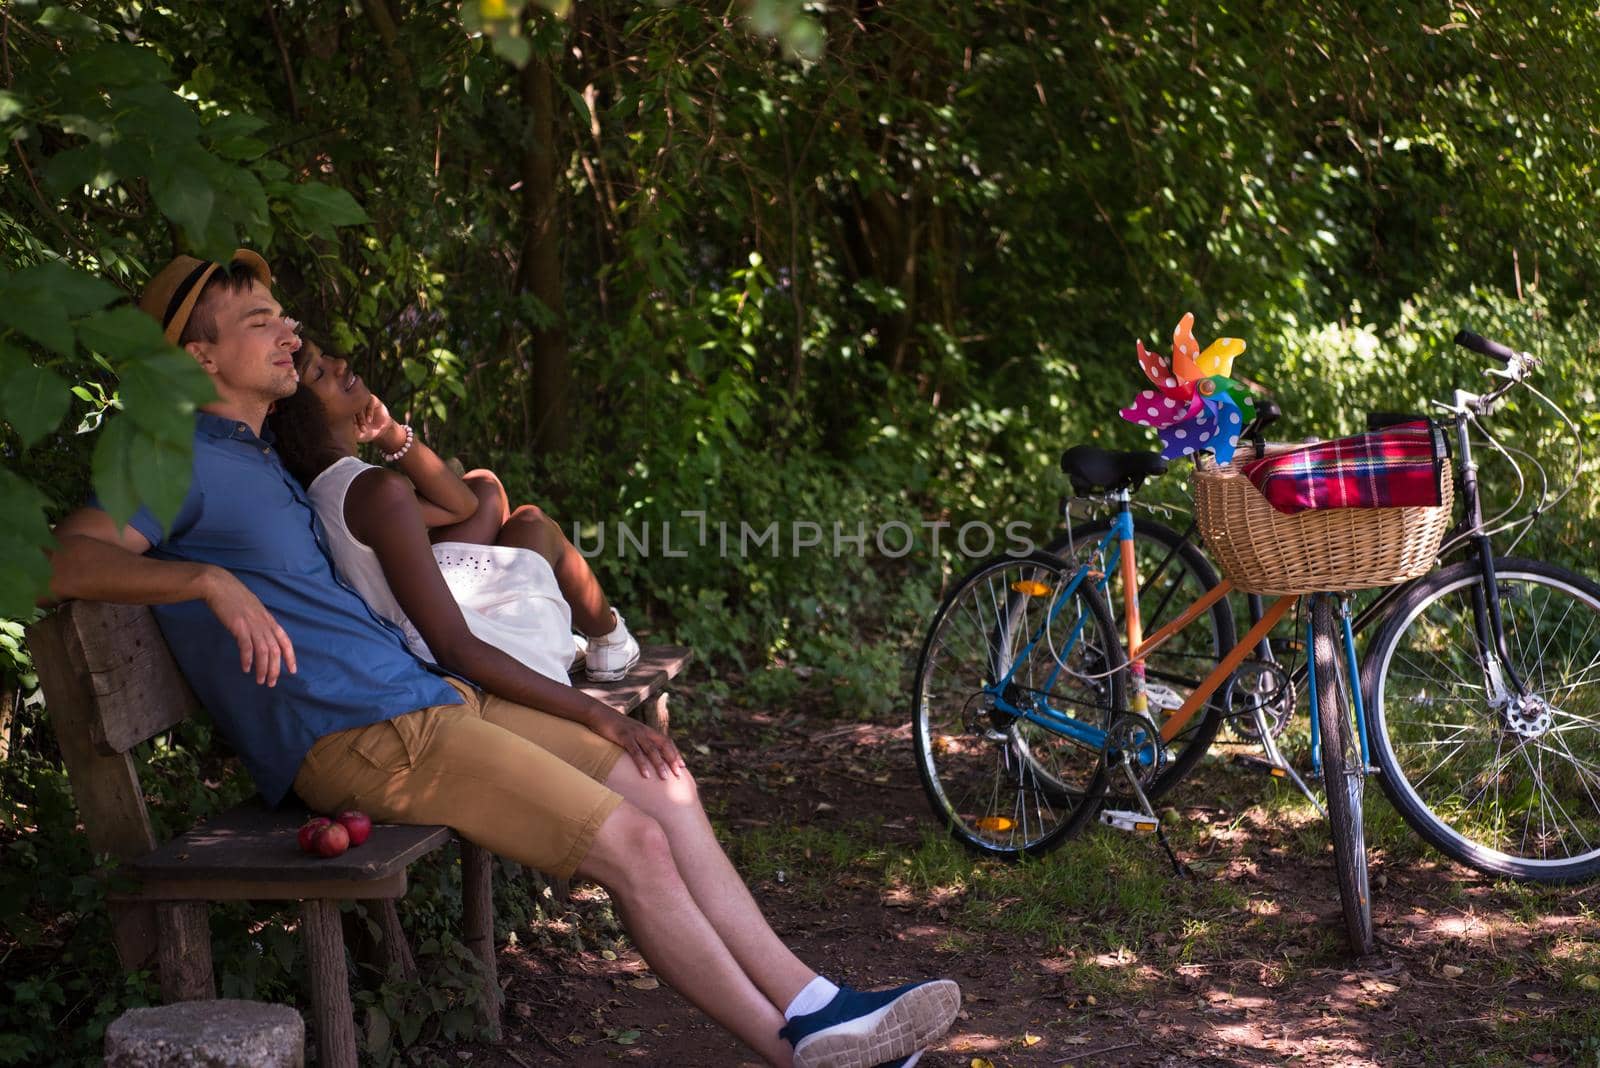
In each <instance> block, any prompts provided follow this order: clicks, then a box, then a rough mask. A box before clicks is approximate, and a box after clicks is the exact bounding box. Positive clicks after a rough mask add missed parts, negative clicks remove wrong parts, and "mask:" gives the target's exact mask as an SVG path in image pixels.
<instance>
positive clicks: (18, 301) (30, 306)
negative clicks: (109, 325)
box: [0, 260, 118, 356]
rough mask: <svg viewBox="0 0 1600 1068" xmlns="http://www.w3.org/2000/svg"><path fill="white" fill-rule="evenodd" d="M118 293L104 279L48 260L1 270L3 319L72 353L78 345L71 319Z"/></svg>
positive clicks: (0, 318)
mask: <svg viewBox="0 0 1600 1068" xmlns="http://www.w3.org/2000/svg"><path fill="white" fill-rule="evenodd" d="M117 296H118V293H117V290H116V288H115V287H114V286H111V285H109V284H108V283H106V282H104V281H102V280H101V279H98V278H96V277H94V276H93V275H91V274H87V273H85V272H83V271H78V270H74V269H73V268H71V267H68V266H67V265H66V264H64V263H61V262H59V261H56V260H48V261H46V262H44V263H39V264H35V265H34V266H32V267H28V268H26V269H24V270H21V271H18V272H17V273H16V274H11V275H6V274H0V322H3V323H5V324H6V325H8V326H11V327H13V328H15V329H16V330H18V331H19V332H21V333H22V334H25V335H26V336H28V337H30V338H32V339H33V340H35V341H37V342H38V343H39V344H41V345H44V346H46V347H47V348H50V349H53V350H55V351H56V352H59V353H61V354H62V355H63V356H71V355H73V352H74V351H75V345H74V342H73V337H72V325H71V322H70V320H71V319H74V318H76V317H78V316H81V315H85V314H87V313H89V312H92V311H98V310H99V309H100V308H103V307H105V306H106V305H107V304H109V303H111V302H112V301H113V300H115V299H116V298H117Z"/></svg>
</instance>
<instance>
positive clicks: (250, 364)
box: [188, 281, 300, 404]
mask: <svg viewBox="0 0 1600 1068" xmlns="http://www.w3.org/2000/svg"><path fill="white" fill-rule="evenodd" d="M206 300H207V301H208V303H209V307H210V309H211V312H212V315H213V317H214V319H215V321H216V325H217V340H215V341H192V342H190V343H189V345H188V349H189V351H190V352H191V353H193V354H194V356H195V358H196V359H197V360H199V361H200V366H202V367H204V368H205V369H206V371H208V372H209V373H210V374H211V377H212V381H213V382H214V383H215V384H216V387H217V395H218V396H219V397H220V398H221V399H222V400H224V401H244V402H256V403H259V402H265V403H269V404H270V403H271V402H272V401H275V400H282V399H283V398H284V397H287V396H289V395H290V394H292V393H293V392H294V391H295V389H296V388H297V387H298V385H299V382H300V379H299V376H298V375H297V374H296V373H295V369H294V353H295V350H296V349H298V348H299V347H300V337H299V335H297V334H296V333H295V332H294V326H293V324H292V323H291V322H290V321H289V320H288V319H286V318H284V315H283V308H282V306H281V305H279V304H278V302H277V301H275V300H273V299H272V293H271V292H270V291H269V290H268V289H267V288H266V287H265V286H263V285H262V284H261V283H260V282H257V281H251V283H250V288H248V289H240V290H236V291H230V290H226V289H223V290H217V291H214V292H212V293H209V294H207V296H206Z"/></svg>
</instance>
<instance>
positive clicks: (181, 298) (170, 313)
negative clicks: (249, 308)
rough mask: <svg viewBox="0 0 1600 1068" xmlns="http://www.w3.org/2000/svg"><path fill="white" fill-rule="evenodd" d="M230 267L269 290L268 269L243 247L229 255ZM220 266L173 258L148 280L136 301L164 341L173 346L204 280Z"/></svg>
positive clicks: (191, 257) (270, 275) (207, 261)
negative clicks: (230, 256) (159, 331)
mask: <svg viewBox="0 0 1600 1068" xmlns="http://www.w3.org/2000/svg"><path fill="white" fill-rule="evenodd" d="M232 265H234V266H241V267H244V268H245V269H247V270H248V271H249V272H250V273H251V274H253V275H255V276H256V280H257V281H259V282H260V283H261V284H262V285H264V286H267V287H269V288H270V287H271V285H272V268H270V267H268V266H267V261H266V260H264V259H262V258H261V257H260V256H259V255H258V254H256V253H254V252H251V251H250V250H249V249H247V248H241V249H238V250H236V251H235V252H234V254H233V259H232ZM221 267H222V264H220V263H217V262H216V261H214V260H200V259H196V258H195V257H193V256H179V257H177V258H176V259H174V260H173V261H172V262H171V263H169V264H167V265H166V266H165V267H163V268H161V270H160V272H159V273H157V275H156V276H155V277H154V278H152V279H150V284H149V285H147V286H145V287H144V295H143V296H141V297H140V298H139V310H140V311H142V312H144V313H145V314H146V315H148V316H150V317H151V318H153V319H154V320H155V321H156V322H158V323H160V324H161V327H162V330H163V332H164V333H165V334H166V336H167V340H168V341H170V342H172V344H174V345H176V344H177V343H178V338H180V337H182V336H183V328H184V327H185V326H187V325H188V323H189V316H190V315H192V314H193V313H194V306H195V303H196V302H197V301H198V300H199V299H200V291H201V290H202V289H204V288H205V284H206V279H208V278H210V277H211V276H212V275H213V274H215V273H216V272H217V271H218V270H220V269H221Z"/></svg>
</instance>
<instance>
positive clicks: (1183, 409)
mask: <svg viewBox="0 0 1600 1068" xmlns="http://www.w3.org/2000/svg"><path fill="white" fill-rule="evenodd" d="M1201 407H1202V402H1201V400H1200V397H1199V395H1198V394H1196V395H1195V396H1192V397H1190V398H1189V399H1188V400H1187V401H1180V400H1174V399H1173V398H1171V397H1168V396H1164V395H1162V394H1160V393H1157V392H1156V391H1155V390H1153V389H1142V390H1140V391H1139V395H1138V396H1137V397H1135V398H1133V403H1132V404H1130V405H1128V407H1126V408H1124V409H1122V412H1121V414H1122V418H1124V419H1126V420H1127V421H1128V422H1130V423H1138V424H1139V425H1140V426H1156V427H1161V426H1168V425H1170V424H1172V423H1178V422H1182V421H1183V420H1186V419H1190V418H1192V417H1193V416H1194V415H1195V414H1196V413H1198V412H1199V411H1200V410H1201Z"/></svg>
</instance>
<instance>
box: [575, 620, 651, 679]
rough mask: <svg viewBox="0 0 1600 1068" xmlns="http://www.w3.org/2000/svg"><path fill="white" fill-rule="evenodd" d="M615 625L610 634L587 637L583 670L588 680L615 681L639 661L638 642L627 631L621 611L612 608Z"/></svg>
mask: <svg viewBox="0 0 1600 1068" xmlns="http://www.w3.org/2000/svg"><path fill="white" fill-rule="evenodd" d="M611 614H612V615H614V616H616V617H617V625H616V626H614V627H612V628H611V633H610V634H603V635H601V636H600V637H598V638H590V639H589V650H588V652H587V653H586V654H585V655H584V660H583V670H584V674H586V675H588V676H589V681H590V682H616V681H617V680H618V679H622V678H626V677H627V675H628V669H629V668H631V667H633V665H635V664H637V663H638V662H639V643H638V642H637V641H635V640H634V637H633V635H632V634H629V633H628V625H627V624H626V623H624V622H623V621H622V613H621V612H618V611H616V610H615V609H612V613H611Z"/></svg>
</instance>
